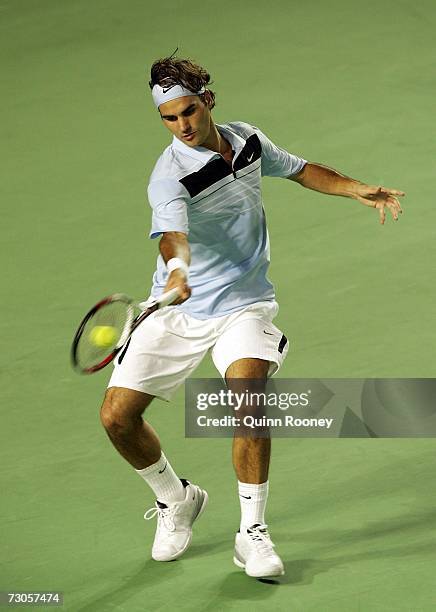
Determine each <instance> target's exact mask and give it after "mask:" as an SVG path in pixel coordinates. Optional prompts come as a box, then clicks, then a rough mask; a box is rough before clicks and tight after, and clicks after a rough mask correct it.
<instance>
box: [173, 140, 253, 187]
mask: <svg viewBox="0 0 436 612" xmlns="http://www.w3.org/2000/svg"><path fill="white" fill-rule="evenodd" d="M261 154H262V145H261V144H260V140H259V137H258V135H257V134H252V135H251V136H250V137H249V138H247V140H246V142H245V145H244V148H243V149H242V151H241V152H240V153H239V155H238V157H237V158H236V159H235V162H234V164H233V169H234V171H235V172H236V171H237V170H242V169H243V168H246V167H247V166H249V165H251V164H252V163H253V162H255V161H256V160H258V159H259V158H260V156H261ZM231 174H233V171H232V168H231V167H230V165H229V164H228V163H227V162H226V161H225V160H224V158H223V157H219V158H215V159H212V160H211V161H210V162H208V163H207V164H205V165H204V166H203V167H202V168H201V169H200V170H198V171H197V172H192V173H191V174H187V175H186V176H184V177H183V178H181V179H180V182H181V183H182V185H184V186H185V188H186V189H187V190H188V193H189V195H190V196H191V198H195V196H197V195H198V194H199V193H201V192H202V191H204V190H205V189H208V188H209V187H211V186H212V185H214V184H215V183H218V182H219V181H221V180H222V179H223V178H225V177H226V176H230V175H231Z"/></svg>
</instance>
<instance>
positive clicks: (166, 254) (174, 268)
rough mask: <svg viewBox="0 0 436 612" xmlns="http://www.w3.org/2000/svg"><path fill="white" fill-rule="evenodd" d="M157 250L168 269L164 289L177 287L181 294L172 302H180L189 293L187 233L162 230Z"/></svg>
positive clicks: (189, 261)
mask: <svg viewBox="0 0 436 612" xmlns="http://www.w3.org/2000/svg"><path fill="white" fill-rule="evenodd" d="M159 250H160V254H161V255H162V257H163V260H164V261H165V263H166V264H167V266H168V267H169V270H170V272H169V276H168V281H167V284H166V286H165V289H164V291H169V290H170V289H174V287H179V290H180V293H181V296H180V298H179V299H178V300H177V301H176V302H174V303H175V304H181V303H182V302H184V301H186V300H187V299H188V298H189V297H190V295H191V289H190V287H189V285H188V269H189V265H190V263H191V250H190V248H189V243H188V238H187V235H186V234H185V233H183V232H164V233H163V234H162V238H161V239H160V242H159Z"/></svg>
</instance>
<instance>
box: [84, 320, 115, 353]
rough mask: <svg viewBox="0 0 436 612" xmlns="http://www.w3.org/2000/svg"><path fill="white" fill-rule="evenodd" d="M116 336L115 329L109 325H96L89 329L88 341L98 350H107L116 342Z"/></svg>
mask: <svg viewBox="0 0 436 612" xmlns="http://www.w3.org/2000/svg"><path fill="white" fill-rule="evenodd" d="M117 338H118V334H117V330H116V328H115V327H111V326H110V325H96V326H95V327H93V328H92V329H91V332H90V334H89V339H90V340H91V342H92V344H94V345H95V346H98V347H99V348H108V347H109V346H112V345H113V344H115V342H116V341H117Z"/></svg>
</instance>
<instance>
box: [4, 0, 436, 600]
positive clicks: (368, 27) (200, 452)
mask: <svg viewBox="0 0 436 612" xmlns="http://www.w3.org/2000/svg"><path fill="white" fill-rule="evenodd" d="M435 28H436V5H435V3H434V1H431V0H422V1H418V2H415V3H412V2H410V1H408V0H396V1H394V0H381V1H376V0H368V1H367V2H360V1H359V2H357V1H356V0H348V1H346V0H331V1H330V2H324V1H321V0H314V1H313V2H310V3H304V2H296V1H295V0H290V1H284V0H278V1H275V2H272V3H264V2H257V1H256V0H254V1H252V2H248V1H245V2H242V1H241V0H234V1H232V2H230V1H228V0H224V1H223V2H221V3H219V4H216V3H212V2H209V1H207V0H206V1H204V2H200V1H199V0H191V2H188V3H185V2H179V1H174V0H168V1H167V2H163V3H159V2H145V1H140V0H126V1H125V2H121V1H120V0H105V1H103V0H87V1H84V0H71V1H70V2H67V1H66V0H41V1H39V2H35V1H34V0H2V2H1V3H0V32H1V35H0V41H1V42H0V44H1V49H2V55H1V57H2V59H1V74H2V79H1V80H2V95H1V99H0V104H1V120H2V121H1V128H0V129H1V141H2V160H1V171H2V179H1V192H2V196H1V206H2V241H1V244H2V248H3V255H2V263H3V265H2V282H1V291H2V311H3V315H2V318H1V337H2V344H3V350H2V354H1V376H2V421H1V464H0V465H1V467H0V470H1V492H2V493H1V517H0V526H1V538H2V546H1V550H2V555H1V560H0V565H1V570H0V590H15V591H17V590H26V591H42V590H60V591H62V592H63V593H64V600H65V604H64V609H67V610H72V611H79V610H80V611H89V612H94V611H95V612H97V611H104V610H119V611H127V612H133V611H143V610H147V611H148V610H176V609H182V610H205V611H206V610H207V611H209V610H210V611H212V610H213V611H216V610H292V611H294V610H295V611H302V612H306V611H313V612H315V611H316V612H318V611H319V612H337V611H344V612H354V611H356V612H357V611H359V612H372V611H385V610H386V611H391V610H392V611H400V612H406V611H411V612H417V611H431V610H435V609H436V586H435V580H434V575H435V569H436V553H435V550H436V487H435V477H434V475H435V469H436V449H435V446H436V445H435V443H434V440H432V439H416V440H413V439H410V440H394V439H386V440H357V439H355V440H352V439H350V440H342V439H341V440H335V439H330V440H310V439H305V440H303V439H300V440H298V439H292V440H291V439H289V440H286V439H281V440H277V441H275V442H274V443H273V461H272V468H271V474H270V482H271V493H270V502H269V506H268V513H267V521H268V523H269V525H270V528H271V534H272V537H273V539H274V541H275V542H276V545H277V550H278V552H279V553H280V554H281V556H282V557H283V559H284V561H285V564H286V570H287V573H286V575H285V576H284V577H283V578H282V579H280V580H279V584H266V583H262V582H259V581H255V580H252V579H249V578H248V577H246V576H245V574H244V573H242V572H241V571H240V570H238V569H237V568H236V567H235V566H234V565H233V563H232V552H233V551H232V547H233V537H234V532H235V530H236V529H237V527H238V519H239V508H238V500H237V496H236V481H235V478H234V475H233V472H232V468H231V465H230V440H189V439H185V438H184V407H183V389H181V390H180V391H179V392H178V393H177V395H176V397H175V399H174V401H173V402H171V404H165V403H163V402H156V403H155V404H154V405H153V406H152V407H151V408H150V412H149V418H150V421H151V422H152V423H153V425H154V426H155V427H156V428H157V430H158V432H159V433H160V435H161V438H162V443H163V447H164V449H165V451H166V453H167V455H168V456H169V457H170V459H171V461H172V463H173V464H174V466H175V467H176V469H177V471H178V472H179V473H180V475H182V476H185V477H187V478H190V479H192V480H193V481H194V482H198V483H199V484H201V485H202V486H204V487H205V488H207V490H208V491H209V494H210V505H209V508H208V510H207V512H206V513H205V515H204V517H202V519H201V521H199V523H198V527H197V528H196V530H195V534H194V541H193V544H192V547H191V549H190V550H189V552H188V553H187V554H186V556H185V557H184V558H183V559H182V560H180V561H177V562H174V563H171V564H159V563H156V562H154V561H152V560H151V559H150V547H151V541H152V538H153V533H154V525H153V524H152V522H147V523H145V522H144V521H143V519H142V515H143V512H144V510H145V509H147V508H148V507H150V506H151V505H152V504H153V497H152V494H151V492H149V490H148V489H147V488H146V487H145V485H144V484H143V482H142V481H141V480H140V479H139V478H138V476H137V475H136V474H135V473H134V472H133V471H132V469H131V468H130V467H129V466H128V464H127V463H125V462H124V461H123V460H122V459H121V458H120V457H119V456H118V455H117V454H116V452H115V451H114V450H113V448H112V447H111V445H110V443H109V441H108V440H107V438H106V435H105V433H104V431H103V429H102V427H101V425H100V423H99V416H98V408H99V405H100V403H101V398H102V396H103V393H104V389H105V384H106V380H107V376H108V373H107V372H104V373H101V374H100V375H96V376H94V377H89V378H80V377H79V376H77V375H76V374H74V373H73V372H72V370H71V368H70V365H69V345H70V342H71V338H72V335H73V333H74V330H75V327H76V326H77V324H78V322H79V321H80V318H81V316H82V315H83V314H84V312H85V311H86V309H87V308H88V307H90V306H91V305H92V304H93V303H94V302H95V301H96V300H97V299H98V298H100V297H102V296H104V295H106V294H108V293H112V292H115V291H122V292H125V293H128V294H131V295H133V296H135V297H138V298H140V297H143V296H146V295H147V291H148V289H149V287H150V281H151V275H152V273H153V271H154V263H155V257H156V253H157V242H156V241H154V242H152V241H150V240H148V238H147V233H148V229H149V224H150V209H149V207H148V204H147V202H146V198H145V187H146V184H147V179H148V176H149V174H150V172H151V170H152V168H153V164H154V163H155V161H156V159H157V157H158V156H159V154H160V153H161V151H162V150H163V148H164V147H165V146H167V144H168V143H169V141H170V136H169V134H168V133H167V131H166V130H165V128H164V126H162V125H160V122H159V119H158V116H157V112H156V109H155V108H154V106H153V104H152V102H151V98H150V94H149V90H148V86H147V85H146V80H147V78H148V70H149V67H150V65H151V63H152V62H153V60H154V59H156V58H158V57H162V56H164V55H168V54H170V53H171V52H172V51H173V50H174V49H175V48H176V47H177V46H179V55H180V56H187V57H191V58H193V59H195V60H197V61H198V62H199V63H201V64H203V65H205V66H206V67H207V68H208V70H209V71H210V72H211V74H212V77H213V79H214V85H213V86H212V89H213V90H214V91H215V92H216V94H217V105H216V108H215V109H214V111H213V113H214V118H215V121H216V122H218V123H220V122H225V121H231V120H242V121H248V122H250V123H252V124H254V125H257V126H259V127H260V128H261V129H262V130H263V131H264V132H265V133H266V134H267V135H268V136H269V137H270V138H271V139H272V140H273V141H275V142H276V143H277V144H279V145H280V146H282V147H284V148H286V149H288V150H289V151H292V152H294V153H296V154H299V155H301V156H303V157H305V158H306V159H309V160H312V161H318V162H321V163H324V164H326V165H329V166H332V167H334V168H337V169H339V170H341V171H342V172H344V173H345V174H347V175H350V176H353V177H355V178H358V179H360V180H362V181H365V182H369V183H373V184H382V185H385V186H387V187H395V188H399V189H403V190H404V191H405V192H406V194H407V197H406V198H404V200H403V207H404V214H403V216H402V218H401V219H400V221H399V222H398V223H393V222H392V221H391V219H388V221H387V223H386V225H385V226H384V227H382V226H380V225H379V224H378V219H377V214H376V213H375V212H374V211H372V210H370V209H367V208H364V207H363V206H361V205H360V204H358V203H355V202H352V201H351V200H346V199H342V198H336V199H335V198H331V197H328V196H324V195H320V194H317V193H315V192H310V191H308V190H303V189H302V188H301V187H299V186H298V185H296V184H293V183H290V182H289V181H283V180H282V181H281V180H278V179H271V178H266V179H264V201H265V209H266V214H267V219H268V225H269V231H270V238H271V252H272V263H271V269H270V278H271V279H272V280H273V281H274V283H275V285H276V289H277V294H278V299H279V302H280V306H281V310H280V313H279V316H278V318H277V319H276V323H277V325H278V326H279V327H280V328H281V329H283V330H284V331H285V333H286V335H287V336H288V337H289V338H290V339H291V342H292V350H291V351H290V353H289V355H288V358H287V361H286V362H285V365H284V367H283V369H282V370H281V372H280V376H281V377H293V376H295V377H323V378H327V377H345V378H348V377H350V378H351V377H434V376H435V360H434V354H435V350H434V347H435V346H436V325H435V321H436V301H435V293H436V292H435V289H434V275H435V274H434V272H435V264H436V241H435V224H436V209H435V206H434V178H435V172H434V142H435V137H436V134H435V122H434V100H435V94H436V88H435V84H434V78H433V77H434V65H435V55H436V52H435V44H434V32H435ZM197 374H198V375H199V376H215V371H214V368H213V365H212V363H211V361H210V360H206V361H205V362H204V363H203V364H202V365H201V366H200V368H199V370H198V371H197ZM42 609H45V608H42ZM47 609H48V608H47Z"/></svg>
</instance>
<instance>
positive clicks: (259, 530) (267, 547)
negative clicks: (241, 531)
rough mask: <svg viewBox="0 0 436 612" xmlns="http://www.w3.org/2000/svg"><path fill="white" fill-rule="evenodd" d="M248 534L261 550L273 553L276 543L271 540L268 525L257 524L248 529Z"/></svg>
mask: <svg viewBox="0 0 436 612" xmlns="http://www.w3.org/2000/svg"><path fill="white" fill-rule="evenodd" d="M247 535H248V537H249V538H250V539H251V540H252V542H254V543H255V545H256V548H257V549H258V550H259V551H261V552H269V553H271V549H272V548H273V547H274V544H273V543H272V542H271V538H270V535H269V533H268V525H256V526H255V527H251V528H250V529H247Z"/></svg>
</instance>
